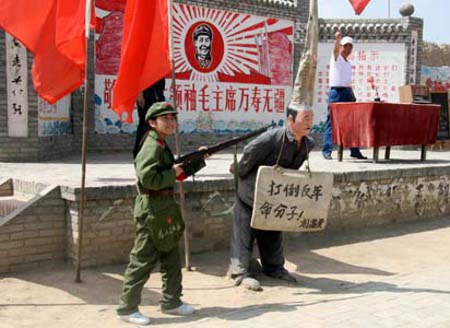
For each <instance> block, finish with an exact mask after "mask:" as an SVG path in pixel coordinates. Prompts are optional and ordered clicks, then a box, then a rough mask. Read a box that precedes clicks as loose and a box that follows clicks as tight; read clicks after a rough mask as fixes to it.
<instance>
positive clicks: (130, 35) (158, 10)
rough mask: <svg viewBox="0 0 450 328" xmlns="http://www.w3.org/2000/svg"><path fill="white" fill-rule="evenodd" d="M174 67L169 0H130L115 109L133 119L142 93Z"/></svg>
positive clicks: (129, 119) (124, 30) (124, 29)
mask: <svg viewBox="0 0 450 328" xmlns="http://www.w3.org/2000/svg"><path fill="white" fill-rule="evenodd" d="M171 69H172V65H171V62H170V54H169V12H168V0H152V1H149V0H128V1H127V6H126V9H125V17H124V28H123V37H122V54H121V59H120V66H119V73H118V75H117V80H116V83H115V85H114V98H113V109H114V111H115V112H117V114H119V116H120V118H121V120H122V116H123V114H124V113H127V117H126V121H127V122H129V123H131V122H133V118H132V112H133V107H134V102H135V101H136V97H137V95H138V93H139V92H141V91H142V90H144V89H146V88H147V87H149V86H150V85H152V84H154V83H155V82H157V81H158V80H160V79H161V78H163V77H164V76H166V75H168V74H169V73H170V71H171Z"/></svg>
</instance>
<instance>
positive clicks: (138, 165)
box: [117, 102, 205, 325]
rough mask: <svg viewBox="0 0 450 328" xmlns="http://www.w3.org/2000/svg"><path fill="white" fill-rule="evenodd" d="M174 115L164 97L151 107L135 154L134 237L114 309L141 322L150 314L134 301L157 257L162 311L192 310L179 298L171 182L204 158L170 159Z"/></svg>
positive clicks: (178, 227)
mask: <svg viewBox="0 0 450 328" xmlns="http://www.w3.org/2000/svg"><path fill="white" fill-rule="evenodd" d="M176 115H177V112H176V110H175V109H174V108H173V107H172V105H171V104H170V103H167V102H158V103H155V104H153V105H152V106H151V107H150V109H149V110H148V112H147V114H146V116H145V120H146V121H147V122H148V124H149V125H150V127H151V130H150V131H149V133H148V135H147V137H146V139H145V141H144V143H143V145H142V148H141V150H140V151H139V153H138V155H137V157H136V159H135V169H136V175H137V179H138V190H139V195H138V196H137V197H136V201H135V206H134V220H135V223H136V237H135V242H134V247H133V250H132V251H131V254H130V262H129V264H128V267H127V269H126V271H125V275H124V287H123V292H122V296H121V297H120V305H119V308H118V309H117V314H118V315H119V317H120V318H121V319H122V320H124V321H127V322H131V323H135V324H140V325H147V324H149V323H150V318H148V317H147V316H144V315H142V314H141V313H140V312H139V310H138V306H139V304H140V303H141V293H142V288H143V287H144V284H145V283H146V281H147V280H148V278H149V277H150V273H151V272H152V270H153V269H154V268H155V267H156V265H157V263H158V262H159V263H160V264H161V274H162V281H163V285H162V300H161V310H162V312H163V313H168V314H175V315H190V314H192V313H193V312H194V309H193V308H192V307H191V306H190V305H187V304H185V303H183V302H182V301H181V299H180V297H181V292H182V286H181V278H182V275H181V260H180V249H179V246H178V242H179V240H180V238H181V236H182V235H183V231H184V223H183V218H182V217H181V211H180V207H179V205H178V204H177V203H176V201H175V199H174V187H175V181H176V180H183V179H185V178H186V177H188V176H190V175H192V174H194V173H195V172H197V171H199V170H200V169H201V168H202V167H204V166H205V162H204V161H203V160H201V161H198V162H194V163H192V164H188V165H182V164H176V165H174V156H173V154H172V152H171V151H170V149H169V147H168V146H167V144H166V143H165V139H166V137H168V136H170V135H172V134H173V133H174V132H175V129H176V125H177V118H176Z"/></svg>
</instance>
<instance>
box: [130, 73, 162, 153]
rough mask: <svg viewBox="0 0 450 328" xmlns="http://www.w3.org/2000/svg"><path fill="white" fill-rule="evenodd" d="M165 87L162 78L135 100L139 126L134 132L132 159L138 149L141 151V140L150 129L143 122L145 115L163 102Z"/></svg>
mask: <svg viewBox="0 0 450 328" xmlns="http://www.w3.org/2000/svg"><path fill="white" fill-rule="evenodd" d="M165 87H166V80H165V79H164V78H162V79H161V80H159V81H158V82H156V83H155V84H153V85H152V86H150V87H148V88H147V89H145V90H144V91H142V92H141V93H139V95H138V98H137V109H138V115H139V124H138V127H137V130H136V140H135V142H134V147H133V158H136V156H137V154H138V152H139V149H141V143H142V138H143V137H144V135H145V134H146V133H147V132H148V130H149V129H150V127H149V125H148V123H147V122H146V121H145V115H146V114H147V111H148V109H149V108H150V107H151V106H152V105H153V104H154V103H156V102H160V101H165V100H166V98H165V97H164V89H165Z"/></svg>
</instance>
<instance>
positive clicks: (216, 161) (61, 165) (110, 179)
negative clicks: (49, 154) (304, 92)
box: [0, 149, 450, 187]
mask: <svg viewBox="0 0 450 328" xmlns="http://www.w3.org/2000/svg"><path fill="white" fill-rule="evenodd" d="M363 152H364V153H365V154H366V155H368V156H369V157H370V156H371V154H372V150H369V149H368V150H364V151H363ZM381 154H383V152H380V158H382V156H381ZM333 155H336V152H334V153H333ZM391 159H392V160H390V161H384V160H381V161H380V163H376V164H375V163H372V162H371V159H370V158H369V159H368V160H364V161H360V160H353V159H351V158H350V157H349V154H348V151H345V153H344V161H343V162H337V161H336V160H333V161H326V160H324V159H323V157H322V155H321V153H320V152H319V151H315V152H313V153H312V155H311V159H310V164H311V168H312V170H316V171H325V172H361V171H379V170H392V171H396V170H399V169H407V168H424V169H426V168H427V167H450V151H428V153H427V159H428V160H427V161H426V162H421V161H419V159H420V151H418V150H417V151H406V150H392V152H391ZM232 162H233V156H232V155H231V154H216V155H214V156H213V157H211V159H210V160H208V161H207V164H208V165H207V166H206V167H205V168H204V169H203V170H202V171H200V172H199V174H198V175H197V179H200V180H209V179H216V178H226V177H229V178H231V174H229V172H228V170H229V166H230V164H231V163H232ZM303 168H304V166H303ZM0 177H4V178H9V177H17V178H20V179H23V180H30V181H37V182H42V183H48V184H55V185H63V186H68V187H77V186H80V177H81V166H80V160H79V158H78V157H72V158H67V159H62V160H54V161H50V162H44V163H0ZM134 182H135V174H134V167H133V164H132V158H131V155H130V154H127V153H117V154H88V164H87V177H86V186H88V187H97V186H105V185H131V184H134Z"/></svg>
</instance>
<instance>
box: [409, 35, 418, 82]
mask: <svg viewBox="0 0 450 328" xmlns="http://www.w3.org/2000/svg"><path fill="white" fill-rule="evenodd" d="M418 42H419V31H417V30H414V31H412V32H411V54H410V56H409V59H408V61H409V82H408V84H416V73H417V49H418V44H417V43H418Z"/></svg>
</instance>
